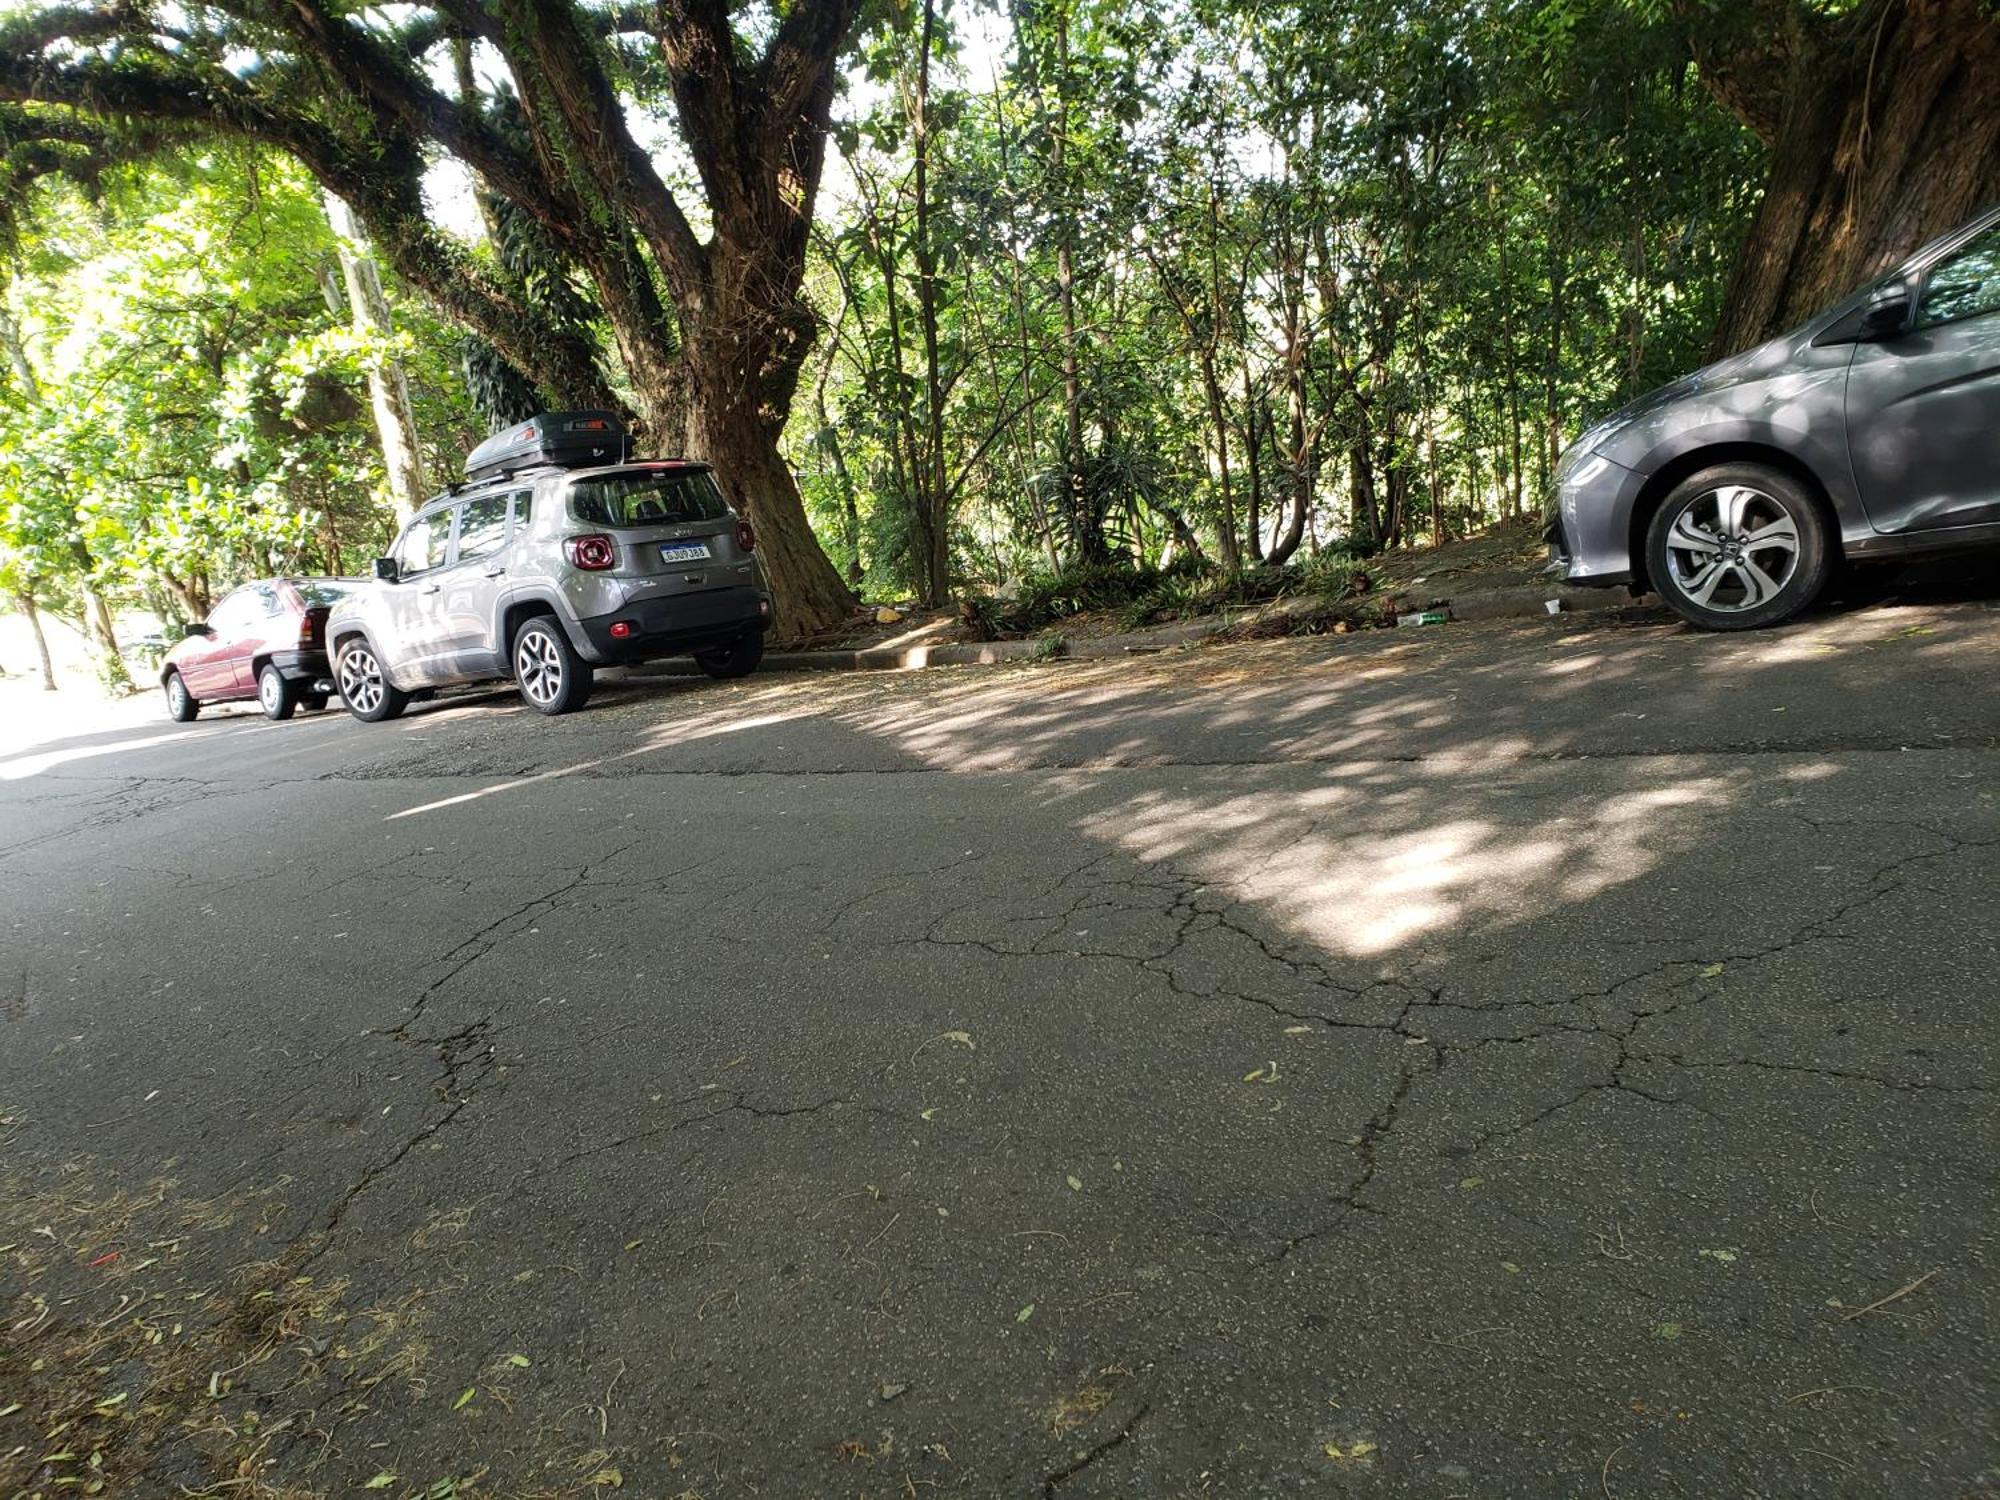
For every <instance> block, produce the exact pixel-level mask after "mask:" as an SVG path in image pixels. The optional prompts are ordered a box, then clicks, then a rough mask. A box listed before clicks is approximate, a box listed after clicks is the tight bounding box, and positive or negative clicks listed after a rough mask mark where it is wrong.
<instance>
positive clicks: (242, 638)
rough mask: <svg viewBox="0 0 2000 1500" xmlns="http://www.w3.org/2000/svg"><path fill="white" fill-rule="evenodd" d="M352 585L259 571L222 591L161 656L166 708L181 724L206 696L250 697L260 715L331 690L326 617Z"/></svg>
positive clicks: (278, 713)
mask: <svg viewBox="0 0 2000 1500" xmlns="http://www.w3.org/2000/svg"><path fill="white" fill-rule="evenodd" d="M350 587H352V582H351V581H350V580H348V579H344V578H263V579H259V580H258V581H257V582H255V583H246V584H244V585H243V587H242V588H240V589H237V590H235V591H234V592H233V593H231V594H229V595H227V596H225V597H224V598H223V599H222V600H221V601H219V602H218V603H217V604H216V606H215V608H213V609H212V610H210V611H209V612H208V618H207V619H206V620H199V621H196V622H195V623H194V624H192V625H190V626H188V628H187V639H186V640H184V641H182V642H181V643H180V644H179V645H177V646H175V647H174V649H173V650H171V651H169V652H168V653H167V658H166V660H165V661H163V662H161V663H160V686H161V687H163V688H165V689H166V693H167V713H168V715H169V716H170V717H172V718H175V719H178V720H180V721H181V722H182V723H183V724H185V723H186V722H187V721H188V720H189V719H192V718H193V717H194V716H195V715H196V714H198V713H200V712H201V710H202V705H203V704H207V703H234V702H240V701H244V700H247V699H250V698H255V699H256V700H257V701H258V703H259V704H261V705H262V706H263V709H264V717H265V718H267V719H289V718H290V717H291V716H292V710H293V709H295V708H297V707H298V706H299V705H300V704H301V703H303V704H304V705H305V706H306V707H307V708H325V707H326V700H327V699H328V698H329V697H330V696H332V693H333V673H332V671H331V669H330V668H329V667H328V665H327V660H326V617H327V613H328V611H330V610H331V609H332V608H333V606H334V605H335V604H336V603H338V602H339V600H340V599H341V597H342V596H343V595H344V594H345V593H346V592H347V591H348V589H349V588H350Z"/></svg>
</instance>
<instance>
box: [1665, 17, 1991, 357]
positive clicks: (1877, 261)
mask: <svg viewBox="0 0 2000 1500" xmlns="http://www.w3.org/2000/svg"><path fill="white" fill-rule="evenodd" d="M1677 9H1680V10H1681V11H1682V13H1683V14H1684V15H1687V16H1688V19H1689V20H1690V22H1691V23H1692V24H1694V25H1696V26H1698V27H1700V26H1705V25H1706V24H1707V21H1708V19H1709V18H1708V17H1707V16H1706V15H1705V14H1699V15H1697V14H1690V12H1691V11H1692V10H1693V7H1692V6H1691V5H1690V4H1688V3H1687V0H1683V3H1682V4H1681V5H1680V6H1678V7H1677ZM1757 9H1758V11H1759V15H1758V16H1755V17H1746V21H1745V27H1744V30H1743V31H1742V32H1741V33H1740V34H1738V35H1737V36H1735V37H1733V38H1728V37H1725V39H1724V40H1723V41H1722V42H1721V43H1720V44H1717V43H1716V42H1715V41H1713V40H1710V39H1708V36H1707V33H1706V32H1705V31H1703V30H1697V31H1696V32H1695V36H1694V42H1693V46H1694V52H1695V57H1696V61H1697V63H1698V64H1699V65H1700V66H1701V68H1702V70H1703V76H1704V80H1705V81H1706V82H1707V84H1708V86H1709V88H1710V90H1711V91H1712V92H1713V93H1714V94H1715V95H1716V97H1717V98H1718V99H1719V100H1720V101H1721V102H1722V103H1723V104H1724V105H1725V106H1727V107H1728V108H1730V109H1731V110H1733V111H1734V112H1735V113H1736V114H1737V115H1738V116H1739V117H1740V118H1741V119H1742V120H1743V121H1744V123H1745V124H1747V125H1749V126H1750V128H1751V129H1753V130H1755V131H1757V133H1758V134H1760V135H1761V136H1763V137H1764V139H1765V140H1766V141H1768V142H1769V143H1770V147H1771V161H1770V172H1769V177H1768V178H1767V180H1766V183H1765V188H1764V197H1763V201H1762V203H1761V204H1760V205H1759V207H1758V209H1757V214H1756V217H1755V218H1754V219H1753V220H1752V222H1751V226H1750V233H1749V237H1748V239H1747V240H1746V241H1745V243H1744V246H1743V250H1742V252H1741V254H1740V255H1739V256H1738V258H1737V262H1736V267H1735V270H1734V272H1733V274H1732V275H1731V277H1730V281H1729V288H1728V291H1727V293H1726V295H1725V297H1724V301H1723V310H1722V315H1721V318H1720V319H1719V321H1718V323H1717V326H1716V331H1715V340H1714V352H1715V353H1716V354H1718V355H1721V354H1727V353H1730V352H1733V351H1735V350H1737V349H1743V348H1747V347H1748V346H1750V345H1752V344H1755V343H1758V342H1760V341H1762V340H1763V339H1766V338H1769V337H1771V336H1772V335H1774V334H1776V333H1779V332H1781V331H1783V330H1784V329H1785V328H1788V327H1790V326H1792V325H1793V324H1795V323H1798V322H1800V321H1802V320H1803V319H1805V318H1806V317H1808V316H1810V315H1811V314H1812V313H1814V312H1815V311H1817V310H1818V309H1820V308H1821V307H1824V306H1825V305H1826V304H1827V303H1828V302H1831V301H1833V300H1834V299H1836V298H1837V297H1839V296H1841V295H1842V294H1843V293H1845V292H1847V291H1848V290H1850V289H1851V288H1853V287H1855V286H1856V285H1858V284H1860V283H1861V282H1863V281H1865V280H1867V279H1868V278H1869V277H1871V276H1875V275H1878V274H1880V273H1881V272H1883V271H1885V270H1887V269H1889V268H1890V267H1892V266H1893V265H1895V264H1896V263H1897V262H1898V261H1899V260H1901V259H1903V258H1904V257H1905V256H1907V255H1908V254H1909V253H1910V252H1911V251H1912V250H1914V249H1916V248H1917V246H1918V245H1920V244H1921V243H1922V242H1923V241H1924V240H1926V239H1929V238H1930V237H1932V236H1934V235H1937V234H1941V233H1943V232H1944V231H1946V230H1948V229H1950V228H1951V227H1952V226H1953V225H1955V224H1957V223H1959V222H1960V221H1962V220H1964V219H1966V218H1968V217H1970V216H1971V215H1972V214H1973V213H1975V212H1976V211H1978V210H1979V209H1981V208H1983V207H1986V206H1987V205H1989V204H1991V203H1992V202H1994V201H1995V200H1996V199H2000V17H1996V14H1995V12H1994V11H1993V10H1992V9H1991V8H1990V4H1989V3H1988V0H1869V3H1866V4H1863V5H1861V6H1858V7H1857V8H1855V9H1854V10H1852V11H1850V12H1848V13H1847V14H1846V15H1844V16H1841V17H1838V18H1836V19H1826V18H1822V17H1819V16H1817V15H1816V14H1814V13H1812V12H1809V11H1806V10H1804V9H1803V8H1802V7H1799V8H1794V7H1791V6H1786V7H1784V8H1783V10H1782V12H1781V13H1779V14H1774V15H1768V16H1767V15H1763V14H1762V12H1764V11H1770V10H1772V9H1773V6H1772V4H1771V3H1768V0H1766V3H1762V4H1760V5H1759V6H1758V7H1757ZM1753 22H1754V23H1755V24H1754V25H1753V24H1751V23H1753Z"/></svg>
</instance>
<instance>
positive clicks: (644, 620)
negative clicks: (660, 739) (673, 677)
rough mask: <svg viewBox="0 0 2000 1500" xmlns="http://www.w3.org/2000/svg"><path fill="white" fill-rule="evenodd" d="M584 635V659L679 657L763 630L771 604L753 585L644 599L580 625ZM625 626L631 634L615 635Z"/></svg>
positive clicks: (613, 660) (621, 660)
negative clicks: (615, 629) (614, 629)
mask: <svg viewBox="0 0 2000 1500" xmlns="http://www.w3.org/2000/svg"><path fill="white" fill-rule="evenodd" d="M576 624H577V628H578V629H579V630H581V631H582V632H583V636H584V641H585V643H586V644H585V646H584V655H585V656H587V657H589V658H590V659H591V660H592V661H596V662H601V663H606V664H612V663H625V662H638V661H651V660H652V659H653V658H654V657H658V656H680V655H682V654H684V653H686V652H690V651H699V650H702V649H703V648H705V647H708V646H720V645H723V644H725V643H727V642H729V641H733V640H735V639H736V638H737V637H739V636H741V635H742V634H743V633H744V632H745V631H749V630H756V631H763V630H766V629H768V628H769V627H770V624H771V600H770V597H769V596H768V595H767V594H765V593H764V592H763V591H762V590H761V589H756V588H750V587H747V586H745V587H738V588H726V589H704V590H703V591H702V592H701V593H699V594H680V595H677V596H675V597H673V598H670V599H642V600H635V601H633V602H632V603H630V604H627V605H626V606H625V607H624V608H622V609H616V610H613V611H612V612H611V613H609V614H603V615H591V616H588V617H586V618H583V619H579V620H578V621H577V622H576ZM617 624H626V625H630V626H631V627H632V632H631V634H629V635H626V636H615V635H613V634H612V633H611V627H612V626H613V625H617Z"/></svg>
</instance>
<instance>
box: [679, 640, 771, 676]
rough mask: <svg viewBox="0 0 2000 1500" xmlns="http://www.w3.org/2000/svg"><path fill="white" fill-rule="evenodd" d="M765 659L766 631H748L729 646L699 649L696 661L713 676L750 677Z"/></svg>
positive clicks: (695, 656) (697, 664)
mask: <svg viewBox="0 0 2000 1500" xmlns="http://www.w3.org/2000/svg"><path fill="white" fill-rule="evenodd" d="M763 659H764V632H763V631H761V630H751V631H747V632H745V633H744V634H742V635H739V636H738V637H737V638H736V639H735V640H733V641H731V642H730V643H729V644H728V645H727V646H719V647H717V648H716V649H715V650H713V651H697V652H695V654H694V663H695V665H696V666H698V667H700V668H701V669H702V671H704V672H706V673H708V675H709V676H711V677H723V678H727V677H748V676H749V675H750V674H751V673H752V672H754V671H756V670H757V663H758V662H760V661H762V660H763Z"/></svg>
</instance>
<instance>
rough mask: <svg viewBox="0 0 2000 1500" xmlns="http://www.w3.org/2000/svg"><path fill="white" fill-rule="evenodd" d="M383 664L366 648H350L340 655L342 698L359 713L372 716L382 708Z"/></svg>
mask: <svg viewBox="0 0 2000 1500" xmlns="http://www.w3.org/2000/svg"><path fill="white" fill-rule="evenodd" d="M384 686H385V684H384V683H383V681H382V664H381V663H380V662H378V661H377V660H375V653H374V652H373V651H370V650H369V649H368V648H367V647H366V646H349V647H348V648H347V649H346V650H345V651H343V652H341V653H340V696H341V697H343V698H345V699H346V700H347V705H348V707H350V708H352V709H353V710H354V711H355V712H357V713H363V714H372V713H374V712H375V710H376V709H378V708H380V707H381V706H382V692H383V688H384Z"/></svg>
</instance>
